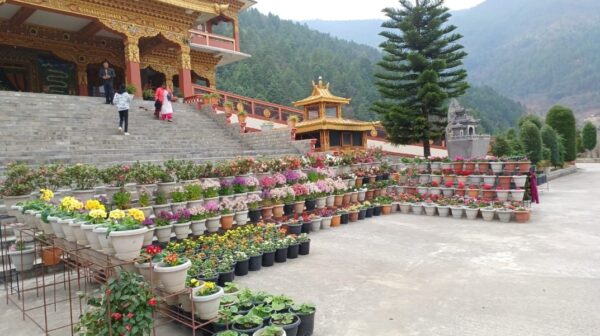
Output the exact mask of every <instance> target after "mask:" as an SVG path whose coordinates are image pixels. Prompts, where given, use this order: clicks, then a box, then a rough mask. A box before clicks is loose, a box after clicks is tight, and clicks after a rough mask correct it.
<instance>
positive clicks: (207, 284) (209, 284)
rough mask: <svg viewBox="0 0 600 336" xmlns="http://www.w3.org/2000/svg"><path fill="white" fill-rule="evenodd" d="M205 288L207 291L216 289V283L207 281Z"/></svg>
mask: <svg viewBox="0 0 600 336" xmlns="http://www.w3.org/2000/svg"><path fill="white" fill-rule="evenodd" d="M204 288H205V289H213V288H215V283H214V282H212V281H207V282H205V283H204Z"/></svg>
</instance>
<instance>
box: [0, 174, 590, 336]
mask: <svg viewBox="0 0 600 336" xmlns="http://www.w3.org/2000/svg"><path fill="white" fill-rule="evenodd" d="M550 183H551V187H550V191H549V192H548V191H546V190H545V186H544V188H542V191H541V202H542V203H541V204H539V205H535V206H534V214H533V217H532V221H531V222H530V223H529V224H512V223H511V224H502V223H499V222H493V223H487V222H483V221H481V220H477V221H467V220H466V219H465V220H454V219H451V218H438V217H432V218H430V217H425V216H414V215H401V214H397V215H392V216H384V217H379V218H377V219H373V220H369V221H361V222H357V223H351V224H349V225H344V226H342V227H339V228H335V229H331V230H328V231H321V232H318V233H315V234H312V235H311V238H312V243H311V254H310V255H309V256H306V257H300V258H298V259H295V260H290V261H288V262H287V263H285V264H278V265H275V266H274V267H271V268H268V269H263V270H262V271H260V272H257V273H254V274H253V273H251V274H250V275H248V276H245V277H239V278H237V279H236V281H237V282H238V283H240V284H242V285H245V286H248V287H250V288H252V289H256V290H266V291H269V292H272V293H276V294H279V293H284V294H287V295H289V296H291V297H293V298H294V299H295V300H297V301H309V302H313V303H315V304H316V305H317V317H316V320H317V325H316V331H315V334H314V335H315V336H359V335H360V336H388V335H389V336H404V335H407V336H408V335H424V336H430V335H433V336H459V335H460V336H467V335H478V336H479V335H484V336H508V335H510V336H521V335H522V336H537V335H540V336H542V335H543V336H550V335H552V336H562V335H564V336H567V335H568V336H578V335H594V336H595V335H599V334H600V315H599V313H598V308H599V307H600V220H598V219H597V216H598V211H599V210H600V202H599V201H598V199H599V198H600V164H582V165H580V170H579V171H578V172H577V173H575V174H573V175H570V176H566V177H563V178H560V179H558V180H555V181H552V182H550ZM0 305H4V303H2V304H0ZM0 317H1V319H0V321H2V323H0V335H12V336H16V335H39V334H41V332H39V330H37V329H35V328H34V327H33V326H32V325H31V324H28V323H26V322H23V321H21V320H20V313H19V312H18V311H17V310H16V309H15V308H14V307H12V306H8V307H7V306H5V305H4V306H3V307H2V308H0ZM157 335H161V336H162V335H190V332H189V331H187V330H185V329H184V328H181V327H177V326H172V325H171V326H168V327H167V328H160V329H159V330H158V331H157Z"/></svg>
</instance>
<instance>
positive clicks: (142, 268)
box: [134, 262, 158, 283]
mask: <svg viewBox="0 0 600 336" xmlns="http://www.w3.org/2000/svg"><path fill="white" fill-rule="evenodd" d="M134 266H135V268H136V270H137V271H138V273H140V274H141V275H142V276H143V277H144V279H146V281H147V282H149V283H150V282H155V283H156V282H158V277H157V276H156V275H152V272H153V268H154V267H153V266H152V265H151V264H150V263H149V262H146V263H137V262H136V263H134Z"/></svg>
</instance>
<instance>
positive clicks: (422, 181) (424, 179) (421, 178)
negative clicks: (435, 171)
mask: <svg viewBox="0 0 600 336" xmlns="http://www.w3.org/2000/svg"><path fill="white" fill-rule="evenodd" d="M430 176H431V175H429V174H421V175H419V180H418V181H419V182H418V183H419V184H427V183H429V179H430Z"/></svg>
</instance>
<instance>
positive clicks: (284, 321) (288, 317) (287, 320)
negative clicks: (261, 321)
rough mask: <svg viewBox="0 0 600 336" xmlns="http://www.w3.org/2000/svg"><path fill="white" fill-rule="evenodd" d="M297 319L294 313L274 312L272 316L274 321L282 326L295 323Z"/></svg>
mask: <svg viewBox="0 0 600 336" xmlns="http://www.w3.org/2000/svg"><path fill="white" fill-rule="evenodd" d="M296 319H297V317H296V315H294V314H292V313H282V314H273V315H272V316H271V321H272V323H273V324H275V325H280V326H284V325H290V324H292V323H294V321H295V320H296Z"/></svg>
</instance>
